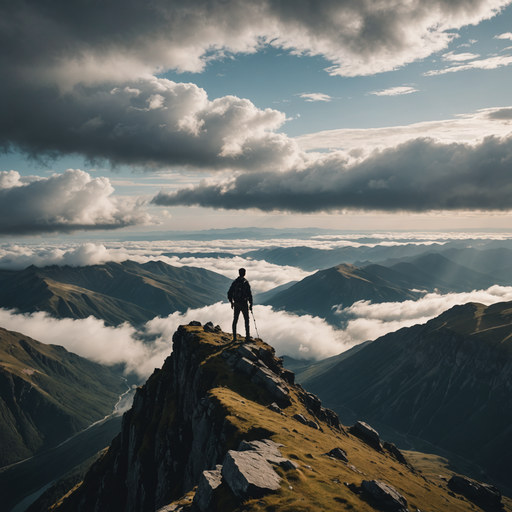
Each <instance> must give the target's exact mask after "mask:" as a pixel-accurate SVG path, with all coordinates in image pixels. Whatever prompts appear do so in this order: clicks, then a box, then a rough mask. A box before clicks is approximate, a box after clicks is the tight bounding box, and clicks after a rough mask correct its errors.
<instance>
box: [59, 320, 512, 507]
mask: <svg viewBox="0 0 512 512" xmlns="http://www.w3.org/2000/svg"><path fill="white" fill-rule="evenodd" d="M173 341H174V345H173V351H172V354H171V355H170V357H168V358H167V360H166V361H165V363H164V365H163V366H162V368H161V369H156V370H155V371H154V373H153V375H152V376H151V377H150V378H149V379H148V381H147V382H146V384H145V385H144V386H142V387H141V388H139V389H138V391H137V393H136V396H135V399H134V402H133V406H132V408H131V410H130V411H128V412H127V413H126V414H125V416H124V418H123V425H122V431H121V433H120V434H119V435H118V436H117V437H116V438H115V439H114V441H113V442H112V445H111V446H110V448H109V449H108V451H107V453H106V454H105V455H104V456H103V457H102V458H101V459H100V460H99V461H98V462H96V463H95V464H94V465H93V466H92V467H91V469H90V470H89V472H88V474H87V475H86V477H85V479H84V481H83V482H82V484H81V485H80V486H78V488H76V489H74V490H73V491H72V492H70V493H68V495H67V496H66V497H64V498H63V499H62V500H61V501H60V502H59V503H58V505H57V506H56V507H55V508H54V509H53V510H56V511H58V512H67V511H70V512H71V511H72V512H89V511H93V510H94V511H96V512H107V511H108V512H156V511H158V512H171V511H175V512H179V511H191V512H198V511H200V512H214V511H222V512H230V511H239V512H242V511H245V512H249V511H268V512H270V511H274V512H276V511H283V512H284V511H289V512H291V511H294V512H306V511H308V512H309V511H333V510H352V511H372V510H390V511H403V512H405V511H411V512H412V511H419V510H421V511H436V512H437V511H447V512H448V511H450V512H454V511H469V510H471V511H475V510H482V509H484V510H491V509H496V510H509V511H510V510H512V506H511V502H510V500H508V499H506V498H503V499H502V498H501V495H500V494H499V491H498V490H497V489H487V488H486V492H479V493H478V497H477V498H474V496H475V493H473V494H472V493H471V492H469V491H468V489H467V486H466V487H464V486H462V485H458V486H457V485H454V484H453V480H451V478H452V477H453V476H454V475H453V473H451V472H450V471H449V470H448V469H447V468H443V469H438V468H437V467H436V468H435V469H434V470H433V471H427V470H425V469H424V468H422V469H421V470H420V469H417V468H415V467H414V466H413V465H412V464H411V463H410V462H409V461H408V459H407V457H406V456H404V454H402V453H401V452H400V451H399V450H398V449H397V448H396V447H395V446H394V445H392V444H390V443H386V442H385V441H382V440H381V439H380V437H379V434H378V432H376V431H375V430H374V429H373V428H372V427H371V426H370V425H367V424H365V423H363V422H359V423H358V424H356V425H354V426H352V427H350V428H346V427H344V426H343V425H341V424H340V422H339V419H338V417H337V415H336V414H335V413H334V412H332V411H330V410H329V409H326V408H324V407H322V404H321V402H320V400H319V399H318V398H317V397H316V396H314V395H312V394H311V393H308V392H307V391H305V390H304V389H303V388H302V387H301V386H300V385H298V384H296V383H295V381H294V374H293V373H292V372H290V371H288V370H285V369H284V368H283V365H282V360H281V359H280V358H277V357H276V356H275V353H274V350H273V348H272V347H270V346H269V345H267V344H266V343H264V342H263V341H262V340H260V339H255V340H252V341H251V342H248V343H245V342H243V340H242V338H239V340H237V341H232V339H231V336H230V335H228V334H226V333H224V332H222V330H221V329H220V327H218V326H217V327H215V326H214V325H213V324H212V323H208V324H206V325H205V326H202V325H201V324H199V322H192V323H191V324H190V325H187V326H181V327H180V328H179V329H178V330H177V331H176V333H175V334H174V338H173ZM449 481H451V482H452V483H451V484H450V485H449V484H448V482H449ZM486 493H487V494H486ZM486 495H489V496H490V497H489V500H488V501H485V499H486ZM481 507H482V508H481Z"/></svg>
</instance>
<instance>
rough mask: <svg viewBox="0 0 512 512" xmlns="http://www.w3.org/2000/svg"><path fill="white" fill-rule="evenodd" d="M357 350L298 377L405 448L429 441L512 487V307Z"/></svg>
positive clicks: (450, 317) (458, 312)
mask: <svg viewBox="0 0 512 512" xmlns="http://www.w3.org/2000/svg"><path fill="white" fill-rule="evenodd" d="M356 349H357V350H352V351H351V352H347V353H344V354H340V355H339V356H336V357H334V358H331V359H330V360H326V361H325V362H319V363H315V364H314V365H309V366H306V367H303V368H301V369H299V370H298V371H297V378H298V380H299V381H300V382H301V384H303V385H304V386H305V387H306V388H307V389H308V390H310V391H311V392H313V393H315V394H317V395H318V396H319V397H320V398H321V399H322V400H323V402H324V403H325V404H326V405H327V406H328V407H330V408H332V409H333V410H335V411H336V412H337V413H338V414H340V415H341V419H342V421H343V415H344V413H346V412H347V411H350V412H351V413H352V414H356V415H357V416H358V417H359V418H361V419H363V420H364V421H367V422H369V423H371V424H373V423H372V422H378V423H380V424H381V425H382V424H384V425H387V426H389V427H391V429H392V431H395V432H397V433H398V434H400V435H398V434H397V437H396V438H395V439H391V440H393V441H394V442H396V443H397V444H398V445H399V447H400V440H401V439H403V437H402V434H405V435H406V436H414V437H417V438H420V439H423V440H425V441H427V442H428V443H431V444H432V445H434V446H436V447H439V448H442V449H445V450H448V451H449V452H453V453H455V454H458V455H460V456H462V457H465V458H467V459H469V460H471V461H473V462H475V463H477V464H479V465H480V466H481V467H482V468H484V471H485V472H487V473H488V474H489V475H490V476H491V477H493V478H496V479H499V480H501V482H502V483H504V484H506V485H508V486H509V487H510V482H512V470H511V468H510V458H511V456H512V387H511V385H510V383H511V382H512V302H504V303H499V304H494V305H491V306H484V305H482V304H474V303H469V304H465V305H463V306H456V307H454V308H452V309H450V310H449V311H446V312H445V313H443V314H442V315H440V316H439V317H437V318H435V319H433V320H431V321H429V322H427V323H426V324H424V325H416V326H414V327H410V328H404V329H400V330H399V331H397V332H394V333H391V334H387V335H385V336H383V337H381V338H379V339H377V340H375V341H373V342H370V343H367V344H365V345H364V346H363V347H361V348H358V347H356ZM285 361H286V360H285ZM292 363H293V362H292ZM402 447H403V446H402Z"/></svg>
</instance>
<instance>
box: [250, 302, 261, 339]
mask: <svg viewBox="0 0 512 512" xmlns="http://www.w3.org/2000/svg"><path fill="white" fill-rule="evenodd" d="M251 313H252V319H253V320H254V328H255V329H256V335H257V336H258V338H259V337H260V333H259V332H258V326H257V325H256V318H254V311H253V310H252V308H251ZM260 339H261V338H260Z"/></svg>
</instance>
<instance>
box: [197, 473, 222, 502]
mask: <svg viewBox="0 0 512 512" xmlns="http://www.w3.org/2000/svg"><path fill="white" fill-rule="evenodd" d="M221 483H222V466H220V465H217V466H216V467H215V469H213V470H210V471H203V473H202V474H201V476H200V477H199V484H198V485H197V491H196V494H195V496H194V505H195V506H196V507H197V508H198V509H199V510H201V512H204V511H205V510H207V509H208V507H209V506H210V503H211V501H212V496H213V491H215V489H217V487H219V485H220V484H221Z"/></svg>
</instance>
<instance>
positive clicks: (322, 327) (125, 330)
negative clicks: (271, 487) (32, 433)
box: [0, 286, 512, 380]
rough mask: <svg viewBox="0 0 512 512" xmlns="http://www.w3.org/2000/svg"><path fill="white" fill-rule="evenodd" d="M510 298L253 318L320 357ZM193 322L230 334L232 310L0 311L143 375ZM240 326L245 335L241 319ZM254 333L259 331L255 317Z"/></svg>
mask: <svg viewBox="0 0 512 512" xmlns="http://www.w3.org/2000/svg"><path fill="white" fill-rule="evenodd" d="M510 300H512V287H503V286H492V287H491V288H489V289H487V290H475V291H473V292H468V293H449V294H446V295H441V294H427V295H425V297H423V298H421V299H419V300H418V301H405V302H388V303H383V304H370V303H368V302H367V301H361V302H357V303H355V304H354V305H352V306H351V307H350V308H345V309H342V310H340V313H343V314H344V315H346V316H348V317H349V320H348V321H347V322H346V324H345V327H344V329H343V330H338V329H335V328H333V327H332V326H331V325H329V324H327V323H326V322H325V321H324V320H323V319H321V318H318V317H312V316H309V315H304V316H297V315H293V314H290V313H286V312H283V311H277V312H276V311H273V310H272V308H271V307H270V306H259V305H256V306H254V318H255V321H256V325H257V329H258V333H259V336H260V337H261V338H262V339H263V340H264V341H266V342H267V343H269V344H270V345H272V346H273V347H274V348H275V350H276V353H277V355H288V356H291V357H294V358H297V359H309V360H319V359H324V358H327V357H330V356H334V355H337V354H340V353H341V352H344V351H345V350H348V349H349V348H351V347H353V346H355V345H358V344H360V343H363V342H365V341H367V340H374V339H376V338H378V337H379V336H382V335H384V334H387V333H389V332H393V331H396V330H398V329H400V328H402V327H410V326H412V325H415V324H418V323H425V322H427V321H428V320H430V319H431V318H434V317H436V316H438V315H439V314H441V313H442V312H443V311H446V310H447V309H449V308H451V307H453V306H455V305H457V304H464V303H467V302H480V303H483V304H487V305H489V304H494V303H497V302H502V301H510ZM192 320H198V321H200V322H201V323H203V324H204V323H206V322H209V321H211V322H213V323H214V324H215V325H220V326H221V328H222V329H223V330H224V331H226V332H230V331H231V322H232V311H231V308H230V306H229V304H227V303H217V304H214V305H212V306H206V307H204V308H200V309H193V310H192V309H191V310H188V311H187V312H186V313H173V314H172V315H169V316H167V317H164V318H161V317H156V318H154V319H153V320H150V321H149V322H147V323H146V324H145V325H144V326H142V327H141V328H139V329H136V328H134V327H133V326H131V325H129V324H127V323H125V324H122V325H120V326H118V327H107V326H105V324H104V323H103V321H101V320H98V319H96V318H93V317H89V318H86V319H83V320H73V319H56V318H52V317H51V316H49V315H48V314H46V313H43V312H37V313H31V314H19V313H17V312H16V311H14V310H7V309H0V325H1V326H2V327H4V328H5V329H8V330H12V331H17V332H22V333H23V334H25V335H27V336H30V337H32V338H34V339H37V340H38V341H41V342H43V343H48V344H55V345H61V346H64V347H66V348H67V349H68V350H69V351H71V352H74V353H76V354H78V355H80V356H83V357H86V358H88V359H91V360H93V361H96V362H98V363H102V364H106V365H113V364H119V363H121V364H124V365H125V366H126V371H127V372H128V373H134V374H135V375H137V376H138V377H139V378H140V379H141V380H143V379H145V378H147V377H148V376H149V375H150V374H151V373H152V372H153V370H154V369H155V368H159V367H161V366H162V364H163V362H164V360H165V358H166V357H167V356H169V355H170V353H171V351H172V336H173V334H174V332H175V331H176V329H177V328H178V326H179V325H183V324H188V323H189V322H191V321H192ZM238 330H239V332H243V323H242V319H240V323H239V329H238ZM251 333H252V335H253V336H255V334H256V330H255V327H254V320H253V319H252V318H251Z"/></svg>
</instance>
